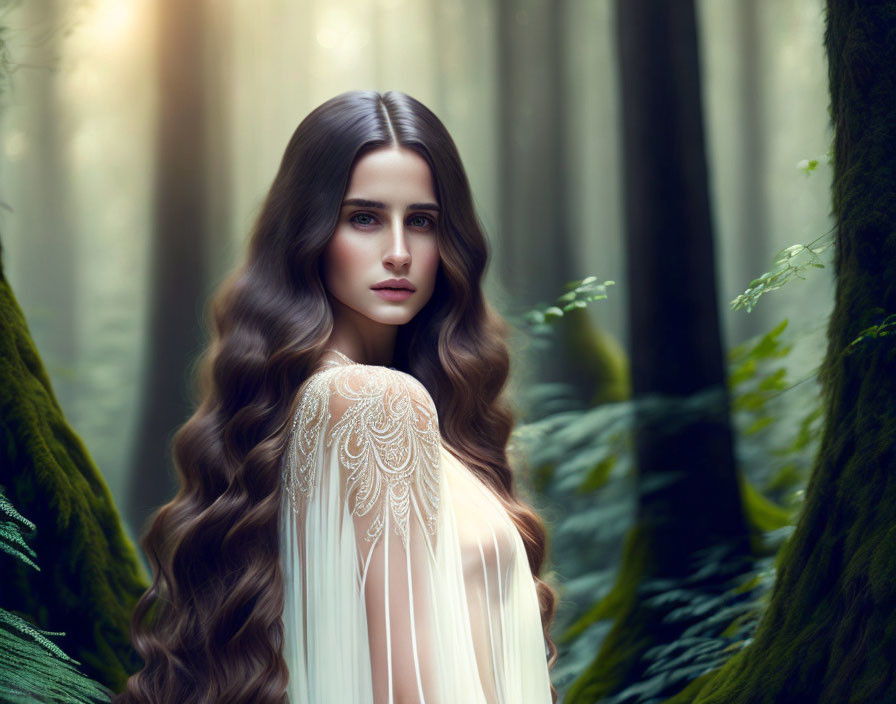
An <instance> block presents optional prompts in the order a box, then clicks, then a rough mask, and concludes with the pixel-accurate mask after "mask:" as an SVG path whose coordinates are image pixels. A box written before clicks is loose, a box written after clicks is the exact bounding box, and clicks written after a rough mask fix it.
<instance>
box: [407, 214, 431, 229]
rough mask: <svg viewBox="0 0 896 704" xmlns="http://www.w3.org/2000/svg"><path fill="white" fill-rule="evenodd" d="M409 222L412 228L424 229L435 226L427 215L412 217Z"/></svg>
mask: <svg viewBox="0 0 896 704" xmlns="http://www.w3.org/2000/svg"><path fill="white" fill-rule="evenodd" d="M410 222H411V225H412V226H414V227H425V228H432V227H435V224H436V223H435V221H434V220H433V219H432V218H431V217H429V216H428V215H412V216H411V221H410Z"/></svg>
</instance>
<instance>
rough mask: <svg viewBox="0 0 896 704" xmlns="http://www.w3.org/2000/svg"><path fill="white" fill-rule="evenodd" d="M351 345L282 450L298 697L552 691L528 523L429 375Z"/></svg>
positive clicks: (371, 698)
mask: <svg viewBox="0 0 896 704" xmlns="http://www.w3.org/2000/svg"><path fill="white" fill-rule="evenodd" d="M343 357H344V356H343ZM344 359H345V360H346V362H334V361H330V362H327V363H326V365H325V366H324V367H322V368H321V369H319V370H318V371H316V372H315V373H313V374H312V375H311V376H310V377H308V379H306V381H305V382H304V384H303V385H302V387H301V389H300V390H299V394H300V401H299V405H298V408H297V411H296V414H295V418H294V422H293V428H292V435H291V438H290V442H289V445H288V449H287V453H286V456H285V457H284V462H283V482H284V489H285V491H283V502H282V505H281V512H280V515H281V523H280V531H281V533H280V534H281V551H280V559H281V564H282V566H283V574H284V580H285V600H284V610H283V623H284V635H285V640H284V646H283V647H284V656H285V658H286V663H287V666H288V668H289V673H290V678H289V686H288V689H287V692H288V697H289V702H290V704H404V703H406V702H413V703H415V704H417V703H422V702H425V703H426V704H458V703H462V704H485V703H487V704H550V702H551V694H550V680H549V676H548V668H547V650H546V647H545V642H544V636H543V632H542V627H541V617H540V614H539V607H538V599H537V596H536V591H535V583H534V581H533V578H532V572H531V570H530V568H529V563H528V560H527V557H526V552H525V548H524V547H523V542H522V539H521V538H520V535H519V532H518V531H517V530H516V527H515V525H514V524H513V522H512V521H511V520H510V518H509V516H508V514H507V512H506V511H505V509H504V507H503V505H502V504H501V502H500V500H499V499H498V497H497V496H496V495H495V494H494V493H493V491H492V490H491V489H490V488H488V487H487V486H486V485H485V484H484V483H483V482H482V481H481V480H479V479H478V478H477V477H476V476H475V475H474V474H473V473H472V471H471V470H470V469H469V468H467V467H466V466H465V465H464V464H462V463H461V462H460V461H459V460H458V459H457V458H456V457H454V455H452V454H451V453H450V452H449V451H448V450H447V449H446V448H445V447H444V445H443V444H442V441H441V437H440V434H439V425H438V418H437V415H436V409H435V404H434V403H433V400H432V397H431V396H430V395H429V393H428V391H427V390H426V388H425V387H424V386H423V384H421V383H420V382H419V381H418V380H417V379H415V378H414V377H413V376H411V375H410V374H407V373H405V372H401V371H398V370H395V369H391V368H387V367H380V366H372V365H364V364H357V363H354V362H351V360H348V358H347V357H344Z"/></svg>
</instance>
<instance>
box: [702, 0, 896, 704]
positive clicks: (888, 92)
mask: <svg viewBox="0 0 896 704" xmlns="http://www.w3.org/2000/svg"><path fill="white" fill-rule="evenodd" d="M826 21H827V27H826V32H825V45H826V48H827V54H828V64H829V73H828V75H829V80H830V90H831V111H830V112H831V115H832V118H833V124H834V135H835V137H834V180H833V184H834V185H833V212H834V216H835V218H836V253H835V260H834V271H835V274H836V292H835V301H834V311H833V313H832V315H831V318H830V322H829V325H828V348H827V352H826V355H825V360H824V363H823V364H822V369H821V375H820V381H821V384H822V389H823V391H824V403H825V413H826V416H825V418H826V420H825V425H824V430H823V433H822V438H821V446H820V449H819V454H818V458H817V459H816V462H815V466H814V468H813V471H812V475H811V477H810V480H809V485H808V487H807V490H806V503H805V507H804V510H803V513H802V515H801V517H800V520H799V523H798V525H797V527H796V530H795V531H794V533H793V535H792V536H791V538H790V540H789V542H788V543H787V545H786V546H785V548H784V550H783V554H782V555H781V560H780V568H779V571H778V575H777V581H776V583H775V587H774V591H773V593H772V598H771V602H770V604H769V607H768V609H767V611H766V612H765V614H764V615H763V619H762V621H761V623H760V624H759V626H758V629H757V632H756V635H755V637H754V639H753V642H752V643H751V644H750V645H749V646H748V647H747V648H745V649H744V650H743V651H741V652H740V653H739V654H738V655H737V656H736V657H734V658H732V660H731V661H729V662H728V663H727V664H726V666H725V667H724V668H723V669H722V670H721V671H720V672H719V673H718V675H717V676H716V677H714V678H713V679H712V680H711V681H710V682H709V683H708V684H707V685H706V686H705V687H704V688H703V689H702V691H701V692H700V695H699V696H698V698H697V701H699V702H700V703H701V704H704V703H705V704H710V703H712V704H721V703H722V702H724V703H725V704H730V703H732V702H743V704H747V703H748V702H749V703H750V704H753V703H755V702H779V701H784V700H786V701H806V702H820V703H821V704H825V703H827V702H830V703H831V704H834V703H835V702H836V703H837V704H846V703H849V702H855V703H858V702H883V701H896V678H894V676H893V653H894V652H896V609H894V607H896V482H894V481H893V477H894V476H896V344H894V340H896V337H894V336H893V335H890V336H886V337H876V338H875V337H866V338H865V339H864V340H862V341H861V342H860V343H858V344H857V345H854V346H852V347H850V343H851V342H852V341H853V340H855V339H857V338H858V337H859V336H860V335H861V334H862V332H863V331H864V330H865V329H866V328H869V327H872V326H875V325H879V324H881V323H882V322H883V320H884V318H885V317H886V316H887V315H892V314H896V286H894V282H896V207H894V202H896V198H894V193H896V172H894V170H893V164H894V163H896V131H894V129H893V126H894V125H896V42H894V41H893V37H894V36H896V2H894V1H893V0H888V1H883V2H882V1H878V2H872V1H871V0H869V1H868V2H856V1H855V0H852V1H849V2H847V1H846V0H829V2H828V3H827V20H826ZM891 330H892V328H891Z"/></svg>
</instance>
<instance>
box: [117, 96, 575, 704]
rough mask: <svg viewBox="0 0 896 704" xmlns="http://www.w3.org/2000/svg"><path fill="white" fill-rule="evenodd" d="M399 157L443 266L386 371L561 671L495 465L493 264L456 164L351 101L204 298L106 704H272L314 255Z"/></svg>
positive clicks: (307, 136)
mask: <svg viewBox="0 0 896 704" xmlns="http://www.w3.org/2000/svg"><path fill="white" fill-rule="evenodd" d="M396 143H397V144H398V145H400V146H402V147H406V148H409V149H413V150H414V151H416V152H417V153H418V154H420V155H421V156H422V157H423V158H424V159H425V160H426V161H427V163H428V164H429V167H430V169H431V170H432V173H433V177H434V183H435V187H436V194H437V196H438V199H439V205H440V207H441V213H440V224H439V232H438V237H439V251H440V254H441V266H440V267H439V271H438V274H437V279H436V285H435V289H434V291H433V294H432V297H431V299H430V300H429V301H428V302H427V304H426V305H425V306H424V307H423V309H421V311H420V312H419V313H418V314H417V315H416V316H415V317H414V319H413V320H411V321H410V322H409V323H407V324H406V325H402V326H401V327H400V328H399V331H398V335H397V339H396V343H395V355H396V356H395V358H394V360H393V362H392V363H393V365H394V366H395V367H396V368H397V369H400V370H402V371H406V372H408V373H409V374H412V375H413V376H415V377H416V378H417V379H419V380H420V381H421V382H422V383H423V385H424V386H425V387H426V388H427V389H428V390H429V392H430V394H431V395H432V398H433V401H434V402H435V405H436V409H437V412H438V416H439V425H440V428H439V429H440V432H441V434H442V437H443V438H444V440H445V443H446V445H450V446H451V447H452V448H453V452H455V454H457V455H458V457H459V459H461V460H462V461H463V462H465V463H466V464H467V465H468V466H469V467H470V468H471V469H472V471H474V472H476V473H477V474H478V475H479V476H480V477H481V478H482V479H484V480H485V481H486V482H488V484H489V485H491V486H492V487H494V490H495V492H496V493H497V494H498V495H499V496H500V497H501V499H502V501H503V503H504V504H505V506H506V507H507V510H508V513H509V514H510V517H511V518H512V520H513V522H514V523H515V524H516V526H517V528H518V529H519V532H520V534H521V536H522V539H523V542H524V544H525V547H526V553H527V555H528V559H529V565H530V568H531V570H532V573H533V575H536V578H535V581H536V587H537V592H538V599H539V603H540V607H541V618H542V626H543V629H544V637H545V642H546V644H547V647H548V650H549V654H550V659H549V661H548V664H549V666H552V665H553V663H554V661H555V660H556V657H557V648H556V646H555V645H554V643H553V641H552V640H551V638H550V635H549V628H550V624H551V621H552V620H553V616H554V610H555V601H556V597H555V594H554V592H553V590H552V589H551V588H550V587H549V586H548V585H547V584H546V583H545V582H543V581H542V580H541V579H538V577H537V575H538V574H539V572H540V570H541V566H542V562H543V560H544V554H545V530H544V527H543V524H542V522H541V520H540V518H539V517H538V515H537V514H536V513H535V511H533V510H532V509H531V508H530V507H529V506H527V505H526V504H525V503H524V502H523V501H522V500H521V499H520V498H519V497H517V496H516V491H515V488H514V477H513V474H512V472H511V469H510V466H509V463H508V459H507V453H506V444H507V441H508V438H509V436H510V432H511V430H512V426H513V414H512V412H511V409H510V407H509V406H508V405H507V403H506V402H505V401H504V400H503V398H502V397H501V392H502V389H503V388H504V386H505V383H506V381H507V376H508V370H509V364H510V360H509V354H508V349H507V345H506V343H505V337H506V334H507V324H506V323H505V322H504V320H503V319H502V318H501V317H500V316H499V315H498V314H497V313H495V312H494V310H493V309H492V308H491V307H490V306H489V304H488V303H487V302H486V301H485V300H484V298H483V295H482V290H481V280H482V276H483V274H484V272H485V267H486V263H487V260H488V246H487V242H486V240H485V237H484V234H483V229H482V225H481V224H480V222H479V220H478V218H477V216H476V214H475V210H474V206H473V199H472V196H471V193H470V186H469V182H468V180H467V176H466V174H465V172H464V169H463V166H462V164H461V160H460V156H459V154H458V151H457V147H456V146H455V144H454V142H453V140H452V139H451V136H450V135H449V134H448V131H447V130H446V129H445V127H444V125H443V124H442V123H441V122H440V121H439V119H438V118H437V117H436V116H435V115H434V114H433V113H432V112H431V111H430V110H429V109H427V108H426V107H425V106H424V105H423V104H422V103H420V102H419V101H417V100H415V99H414V98H411V97H410V96H408V95H405V94H403V93H399V92H396V91H388V92H386V93H382V94H381V93H377V92H374V91H351V92H347V93H342V94H341V95H338V96H336V97H334V98H332V99H330V100H328V101H327V102H325V103H323V104H322V105H320V106H319V107H317V108H316V109H315V110H313V111H312V112H311V113H310V114H309V115H308V116H307V117H306V118H305V119H304V120H303V121H302V123H301V124H300V125H299V126H298V128H297V129H296V131H295V132H294V133H293V135H292V138H291V139H290V141H289V144H288V145H287V147H286V151H285V153H284V155H283V160H282V162H281V164H280V168H279V170H278V172H277V175H276V177H275V179H274V182H273V184H272V186H271V189H270V191H269V193H268V194H267V197H266V198H265V201H264V205H263V207H262V209H261V212H260V214H259V216H258V219H257V221H256V223H255V225H254V227H253V231H252V237H251V240H250V243H249V248H248V255H247V258H246V261H245V262H244V263H243V264H242V265H241V266H240V267H239V268H238V269H237V270H236V271H234V272H233V273H232V274H231V275H230V276H229V277H228V278H227V279H226V280H225V281H224V282H223V283H222V284H221V286H220V287H219V288H218V290H217V291H216V292H215V294H214V296H213V297H212V300H211V303H210V315H211V321H210V322H211V325H212V332H213V337H212V341H211V343H210V345H209V347H208V349H207V350H206V351H205V352H204V354H203V356H202V358H201V360H200V366H199V374H198V393H199V398H200V403H199V406H198V408H197V410H196V412H195V413H194V414H193V416H192V417H191V418H190V419H189V420H188V421H187V422H186V423H185V424H184V425H183V426H182V427H181V428H180V429H179V430H178V431H177V433H176V434H175V436H174V442H173V454H174V463H175V466H176V468H177V472H178V476H179V477H180V489H179V491H178V493H177V495H176V496H175V497H174V498H173V499H172V500H171V501H170V502H169V503H167V504H165V505H164V506H162V507H161V508H160V509H158V510H157V512H156V513H155V514H154V515H153V518H152V522H151V525H150V526H149V528H148V530H147V531H146V532H145V534H144V535H143V536H142V537H141V541H140V544H141V546H142V547H143V550H144V551H145V553H146V556H147V558H148V560H149V562H150V564H151V566H152V569H153V574H154V578H153V583H152V585H151V586H150V588H149V589H148V590H147V591H146V593H145V594H144V595H143V596H142V598H141V599H140V601H139V602H138V603H137V606H136V608H135V610H134V613H133V616H132V620H131V637H132V642H133V645H134V647H135V649H136V650H137V652H138V653H139V654H140V656H141V657H142V658H143V660H144V667H143V669H142V670H141V671H139V672H137V673H136V674H134V675H132V676H131V677H130V679H129V680H128V683H127V687H126V690H125V691H124V692H123V693H122V694H120V695H118V696H117V697H116V698H115V699H114V702H115V704H136V703H141V704H147V703H152V704H158V703H164V704H168V703H169V702H179V703H183V704H192V703H194V702H195V703H200V702H222V701H227V702H231V703H237V702H253V703H255V704H268V703H270V704H275V703H276V704H280V703H281V702H283V701H284V697H285V690H286V683H287V679H288V670H287V666H286V663H285V661H284V659H283V656H282V642H283V623H282V620H281V616H282V611H283V577H282V574H281V567H280V561H279V534H278V512H279V507H280V498H281V495H280V492H281V482H280V465H281V460H282V456H283V453H284V452H285V451H286V442H287V436H288V431H289V422H288V421H289V420H290V419H291V417H292V411H293V406H294V404H295V402H296V398H295V396H296V391H297V389H298V388H299V386H300V385H301V384H302V382H303V381H304V380H305V379H306V378H307V376H308V374H309V373H310V371H311V370H312V369H314V368H315V367H316V364H317V362H318V360H319V358H320V356H321V354H322V352H323V349H324V347H325V346H326V345H327V340H328V338H329V336H330V333H331V331H332V329H333V317H332V311H331V308H330V303H329V300H328V293H327V291H326V290H325V287H324V285H323V283H322V278H321V255H322V252H323V250H324V247H325V246H326V244H327V241H328V240H329V239H330V237H331V236H332V234H333V232H334V230H335V227H336V222H337V218H338V215H339V211H340V203H341V201H342V198H343V196H344V194H345V189H346V188H347V187H348V182H349V177H350V175H351V170H352V167H353V165H354V163H355V162H356V161H357V159H358V158H359V157H360V156H361V155H362V154H364V153H366V152H367V151H370V150H372V149H375V148H377V147H380V146H388V145H394V144H396ZM470 389H476V393H470ZM551 693H552V697H553V699H554V701H556V698H557V692H556V690H555V689H554V687H553V685H552V687H551Z"/></svg>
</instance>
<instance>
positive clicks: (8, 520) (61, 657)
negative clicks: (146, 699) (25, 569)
mask: <svg viewBox="0 0 896 704" xmlns="http://www.w3.org/2000/svg"><path fill="white" fill-rule="evenodd" d="M0 516H2V519H0V550H2V551H3V552H6V553H8V554H10V555H12V556H13V557H14V558H16V559H17V560H19V561H21V562H23V563H24V564H26V565H28V566H30V567H32V568H34V569H35V570H38V571H40V567H38V566H37V564H36V563H35V562H34V560H32V559H31V558H36V557H37V556H36V554H35V552H34V550H33V549H32V548H31V546H29V545H28V543H27V542H26V541H25V535H26V534H25V530H27V531H29V532H31V533H34V532H35V531H36V528H35V525H34V523H32V522H31V521H29V520H28V519H27V518H25V517H24V516H22V515H21V514H19V512H18V511H16V509H15V508H14V507H13V505H12V504H11V503H10V502H9V501H8V500H7V499H6V497H5V496H4V495H3V494H2V493H0ZM64 635H65V633H62V632H54V631H45V630H41V629H39V628H35V627H34V626H33V625H31V624H29V623H28V622H27V621H25V620H24V619H22V618H21V617H19V616H17V615H16V614H13V613H10V612H9V611H6V610H5V609H2V608H0V695H2V697H3V701H4V702H10V703H11V704H16V703H19V702H21V703H22V704H25V703H26V702H31V703H33V702H41V701H44V702H51V701H52V702H60V703H61V704H81V703H84V702H86V703H90V702H97V701H101V702H108V701H109V700H110V697H111V695H112V692H111V691H110V690H109V689H107V688H106V687H105V686H103V685H102V684H100V683H99V682H95V681H94V680H91V679H89V678H88V677H85V676H84V675H83V674H81V673H80V672H79V671H78V670H77V669H75V668H74V667H73V666H72V664H74V665H80V664H81V663H80V662H78V661H77V660H75V659H73V658H71V657H69V656H68V655H66V654H65V653H64V652H63V651H62V650H61V649H60V648H59V647H58V646H57V645H55V644H54V643H53V642H52V641H51V640H50V639H49V638H47V637H46V636H64Z"/></svg>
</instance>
